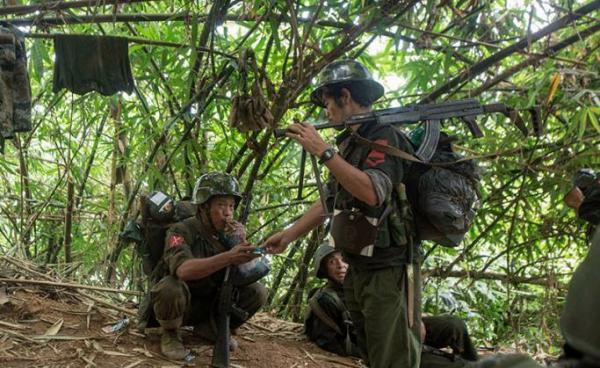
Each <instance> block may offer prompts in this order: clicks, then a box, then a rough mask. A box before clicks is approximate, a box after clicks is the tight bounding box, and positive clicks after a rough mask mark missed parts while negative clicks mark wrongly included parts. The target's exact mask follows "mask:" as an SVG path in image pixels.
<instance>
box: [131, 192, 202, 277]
mask: <svg viewBox="0 0 600 368" xmlns="http://www.w3.org/2000/svg"><path fill="white" fill-rule="evenodd" d="M196 210H197V207H196V205H194V204H192V203H191V202H190V201H188V200H182V201H178V202H175V201H174V200H173V199H172V198H171V197H170V196H168V195H166V194H164V193H162V192H153V193H150V194H149V195H147V196H140V212H141V218H140V220H131V221H129V223H128V224H127V226H126V227H125V229H124V231H123V232H122V233H121V234H120V237H121V238H122V239H125V240H127V241H132V242H135V243H136V250H137V252H138V254H139V256H140V258H142V265H143V269H144V273H145V274H146V275H150V274H151V273H152V270H154V267H156V265H157V264H158V262H159V261H160V259H161V258H162V254H163V250H164V247H165V236H166V235H167V230H168V229H169V227H170V226H171V225H173V224H174V223H176V222H179V221H183V220H185V219H186V218H188V217H192V216H195V215H196Z"/></svg>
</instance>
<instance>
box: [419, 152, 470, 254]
mask: <svg viewBox="0 0 600 368" xmlns="http://www.w3.org/2000/svg"><path fill="white" fill-rule="evenodd" d="M462 158H463V157H462V156H461V155H459V154H457V153H455V152H451V151H450V150H440V149H438V151H436V152H435V154H434V156H433V157H432V159H431V161H430V162H431V163H432V164H433V165H422V164H417V166H419V167H418V168H416V172H417V175H415V177H416V179H415V180H416V182H414V186H415V188H416V192H417V194H416V196H413V198H415V200H413V201H412V202H413V209H415V210H416V211H415V212H416V215H417V221H416V223H417V228H418V233H419V237H420V238H421V240H432V241H434V242H436V243H438V244H440V245H444V246H448V247H455V246H457V245H458V244H460V242H461V241H462V240H463V238H464V236H465V234H466V232H467V231H468V230H469V228H470V227H471V225H472V223H473V219H474V217H475V212H476V210H477V208H478V207H479V198H480V193H479V189H478V187H479V181H480V180H481V170H480V168H479V166H478V165H477V163H476V162H475V161H473V160H465V161H460V160H461V159H462ZM457 161H458V162H457ZM452 162H456V163H455V164H451V163H452ZM436 163H439V164H442V165H435V164H436Z"/></svg>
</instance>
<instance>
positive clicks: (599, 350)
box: [560, 182, 600, 367]
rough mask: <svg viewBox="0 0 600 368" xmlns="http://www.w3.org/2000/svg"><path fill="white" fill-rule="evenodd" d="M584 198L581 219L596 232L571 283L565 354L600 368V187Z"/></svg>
mask: <svg viewBox="0 0 600 368" xmlns="http://www.w3.org/2000/svg"><path fill="white" fill-rule="evenodd" d="M584 194H585V199H584V201H583V203H582V204H581V206H580V207H579V217H580V218H582V219H584V220H586V221H589V222H590V223H591V224H592V226H595V229H594V230H593V235H592V240H591V246H590V250H589V252H588V254H587V256H586V257H585V259H584V260H583V262H582V263H581V264H580V265H579V266H578V267H577V269H576V270H575V273H574V274H573V278H572V279H571V282H569V290H568V292H567V298H566V301H565V307H564V310H563V314H562V316H561V320H560V325H561V330H562V333H563V336H564V338H565V340H566V343H567V345H568V349H565V350H566V352H567V353H570V354H567V355H570V356H567V358H575V359H576V360H579V361H582V362H583V363H585V365H586V366H587V367H600V329H599V328H598V326H600V317H599V314H598V311H599V310H600V225H599V223H600V183H598V182H596V183H595V184H594V185H592V186H591V187H590V188H589V189H588V190H586V191H585V193H584ZM567 350H569V351H567Z"/></svg>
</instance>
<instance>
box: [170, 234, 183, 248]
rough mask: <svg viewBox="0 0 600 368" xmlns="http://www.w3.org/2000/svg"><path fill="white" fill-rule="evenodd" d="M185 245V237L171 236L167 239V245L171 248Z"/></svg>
mask: <svg viewBox="0 0 600 368" xmlns="http://www.w3.org/2000/svg"><path fill="white" fill-rule="evenodd" d="M184 243H185V239H183V236H181V235H179V234H171V235H169V239H167V244H168V245H169V248H176V247H179V246H182V245H183V244H184Z"/></svg>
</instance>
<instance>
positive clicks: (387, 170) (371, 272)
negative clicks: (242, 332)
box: [265, 60, 421, 368]
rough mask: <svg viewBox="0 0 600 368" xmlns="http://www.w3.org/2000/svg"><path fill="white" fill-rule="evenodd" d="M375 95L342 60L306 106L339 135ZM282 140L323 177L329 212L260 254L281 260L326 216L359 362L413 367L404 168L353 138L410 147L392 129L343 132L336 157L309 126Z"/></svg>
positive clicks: (413, 277) (374, 87)
mask: <svg viewBox="0 0 600 368" xmlns="http://www.w3.org/2000/svg"><path fill="white" fill-rule="evenodd" d="M382 95H383V87H382V86H381V84H379V83H378V82H376V81H375V80H373V78H372V77H371V75H370V73H369V71H368V70H367V69H366V68H365V67H364V66H363V65H362V64H360V63H358V62H356V61H353V60H342V61H336V62H333V63H331V64H329V65H327V66H326V67H325V68H324V69H323V71H322V72H321V73H320V75H319V83H318V86H317V88H316V89H315V90H314V91H313V92H312V94H311V100H312V102H313V103H315V104H316V105H318V106H321V107H323V108H325V109H326V113H327V118H328V120H329V121H330V122H331V123H333V124H339V127H340V129H342V128H344V125H343V122H344V120H345V119H347V118H348V117H350V116H352V115H355V114H360V113H367V112H369V111H371V105H372V104H373V103H374V102H375V101H376V100H377V99H378V98H380V97H381V96H382ZM286 135H287V136H288V137H290V138H292V139H294V140H295V141H296V142H298V143H300V144H301V145H302V147H303V148H304V149H305V150H306V151H307V152H308V153H310V154H312V155H315V156H317V157H319V161H320V163H321V164H323V165H325V166H327V168H328V169H329V171H330V173H331V175H330V181H329V182H328V188H327V192H328V195H327V201H326V202H327V207H328V208H324V207H323V205H322V204H321V202H320V201H317V202H315V203H314V204H313V205H312V207H311V208H310V209H309V210H308V211H307V212H306V213H305V214H304V215H303V216H302V217H301V218H300V219H299V220H298V221H297V222H295V223H294V225H292V226H291V227H289V228H287V229H285V230H283V231H281V232H279V233H276V234H274V235H273V236H271V237H270V238H269V239H267V241H266V243H265V247H266V248H267V251H268V252H270V253H281V252H283V251H284V250H285V248H286V247H287V245H288V244H289V243H290V242H292V241H293V240H295V239H297V238H299V237H300V236H303V235H304V234H306V233H307V232H309V231H310V230H311V229H313V228H315V227H316V226H317V225H319V224H320V223H322V222H323V220H324V219H325V216H324V215H325V214H326V213H329V212H331V213H333V218H332V226H331V232H332V236H333V240H334V242H335V246H336V248H337V249H340V250H341V251H342V254H343V256H344V259H345V260H346V261H347V262H348V263H349V264H350V269H349V271H348V274H347V275H346V278H345V280H344V296H345V298H346V305H347V307H348V309H349V311H350V314H351V316H352V320H353V322H354V325H355V327H356V332H357V344H358V348H359V350H360V352H361V355H362V357H363V358H364V359H365V360H367V361H369V363H370V365H371V366H372V367H374V368H390V367H401V368H411V367H412V368H416V367H418V366H419V357H420V353H421V344H420V339H419V331H420V324H421V313H420V272H419V260H418V257H417V255H418V251H417V245H418V244H417V242H416V239H415V238H414V236H413V233H414V223H413V219H412V214H411V212H410V208H409V205H408V203H407V201H406V192H405V188H404V185H403V184H402V182H403V181H404V179H405V175H406V173H407V172H408V169H409V162H407V161H405V160H402V159H399V158H397V157H392V156H390V155H387V154H385V153H384V152H381V151H378V150H376V149H371V148H369V147H367V146H366V145H364V144H361V143H362V142H364V140H362V139H357V137H362V138H366V139H368V140H371V141H375V142H376V143H380V144H386V145H390V146H393V147H395V148H398V149H401V150H403V151H406V152H412V151H413V150H412V147H411V145H410V143H409V142H408V140H407V139H406V137H405V136H404V135H401V134H399V133H397V132H396V130H395V129H394V128H393V127H391V126H389V125H381V124H377V123H375V122H373V123H369V124H365V125H362V126H360V127H359V126H351V127H348V128H347V129H346V130H344V131H343V132H342V133H341V134H340V135H338V137H337V140H336V143H337V146H338V149H339V153H338V152H337V151H336V150H335V149H334V148H333V147H331V146H330V145H329V144H327V143H326V142H325V141H324V140H323V139H322V138H321V137H320V136H319V134H318V133H317V131H316V130H315V128H314V127H313V126H312V125H310V124H308V123H305V122H304V123H297V124H292V125H291V126H290V127H289V129H288V133H287V134H286Z"/></svg>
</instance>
